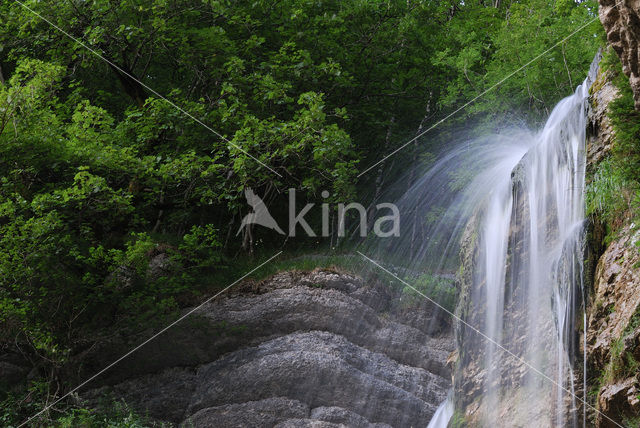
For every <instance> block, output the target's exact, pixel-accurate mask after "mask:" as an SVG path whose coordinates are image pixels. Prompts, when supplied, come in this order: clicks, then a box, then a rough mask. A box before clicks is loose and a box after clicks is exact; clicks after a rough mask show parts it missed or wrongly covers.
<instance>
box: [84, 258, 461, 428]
mask: <svg viewBox="0 0 640 428" xmlns="http://www.w3.org/2000/svg"><path fill="white" fill-rule="evenodd" d="M449 330H450V327H449V325H448V323H447V321H446V320H445V319H444V318H440V317H439V316H438V315H437V313H436V312H435V311H434V310H433V308H432V307H430V306H428V305H427V304H426V303H423V304H420V306H413V307H407V306H406V304H404V303H403V301H402V299H401V293H399V292H398V291H394V290H393V289H392V288H390V287H389V285H385V284H383V283H381V282H380V281H377V280H373V279H372V280H367V281H364V280H363V279H362V278H360V277H357V276H354V275H350V274H347V273H344V272H342V273H339V272H335V271H330V270H318V271H314V272H307V273H301V272H285V273H281V274H277V275H275V276H274V277H272V278H270V279H268V280H265V281H262V282H260V283H247V284H244V285H242V286H240V287H239V288H238V289H236V290H235V291H234V292H232V293H231V294H229V295H226V296H224V297H221V298H219V299H217V300H215V301H213V302H211V303H210V304H207V305H206V306H205V307H203V308H202V309H201V310H199V311H198V312H197V315H195V316H194V317H193V318H190V319H189V321H185V324H182V325H180V324H179V325H177V326H176V327H175V328H174V329H171V330H169V331H168V332H167V333H166V335H163V336H160V337H158V339H156V340H154V341H153V342H151V343H150V344H149V345H147V346H145V347H144V348H142V349H141V350H140V351H139V352H137V353H135V354H133V355H131V356H130V357H129V358H128V359H127V360H125V361H123V363H121V364H120V365H119V366H117V367H116V368H115V369H114V371H113V372H110V373H109V376H108V378H107V379H106V380H105V383H106V385H104V386H102V387H101V388H97V389H93V390H91V391H89V392H87V393H85V394H84V395H83V399H85V400H89V402H95V403H97V402H98V401H99V400H101V399H104V397H105V396H107V397H108V396H113V397H115V398H117V399H123V400H125V401H126V402H127V403H128V404H129V405H130V406H131V407H133V408H134V409H135V410H136V411H138V412H140V413H142V414H148V415H149V416H150V417H152V418H153V419H154V420H157V421H160V422H164V423H170V424H175V425H183V426H195V427H211V426H215V427H220V428H224V427H238V426H242V427H269V426H278V427H306V426H313V427H335V426H350V427H365V426H367V427H368V426H374V427H383V426H384V427H389V426H392V427H409V426H424V425H426V423H427V422H428V421H429V419H430V418H431V416H432V415H433V413H434V411H435V410H436V408H437V406H438V404H439V403H440V402H442V401H443V400H444V399H445V397H446V395H447V391H448V390H449V389H450V387H451V382H450V372H449V369H448V367H446V359H447V357H448V356H449V354H450V353H451V351H452V350H453V340H452V336H451V334H450V331H449ZM111 348H112V349H111V350H110V351H109V352H107V353H104V352H98V353H96V354H95V355H94V357H93V358H94V362H93V365H95V366H101V365H105V364H106V363H107V362H109V360H112V359H113V357H114V356H116V355H117V354H118V352H119V351H120V350H118V349H117V348H118V347H115V348H116V349H115V350H114V349H113V346H111ZM122 349H126V346H125V344H122ZM122 349H121V350H122Z"/></svg>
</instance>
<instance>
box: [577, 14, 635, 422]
mask: <svg viewBox="0 0 640 428" xmlns="http://www.w3.org/2000/svg"><path fill="white" fill-rule="evenodd" d="M634 7H635V6H634ZM611 10H613V9H607V8H606V7H603V8H602V9H601V17H602V16H603V14H604V15H605V16H608V17H609V18H608V19H612V16H615V13H618V16H619V18H620V19H622V17H626V18H624V19H625V21H624V22H623V23H624V25H622V24H620V23H618V24H616V25H617V27H615V31H617V34H620V36H616V35H615V34H614V35H609V39H610V40H611V38H612V37H613V39H614V41H615V40H616V38H617V37H624V38H625V40H626V41H625V42H624V43H618V44H613V47H614V48H616V52H617V53H619V54H620V57H621V60H622V62H623V64H624V63H625V62H626V63H627V65H626V66H625V73H627V74H629V73H628V70H637V66H638V64H639V63H640V61H639V58H638V57H637V56H636V57H635V59H634V58H632V57H631V56H630V55H631V53H630V50H629V49H631V46H632V45H631V44H630V42H629V40H630V38H632V37H633V34H634V31H635V30H634V29H633V28H629V25H630V24H631V23H633V22H635V21H633V20H634V19H637V18H632V17H633V16H636V15H633V7H631V6H625V5H621V7H620V12H612V11H611ZM635 10H638V8H635ZM607 25H609V26H610V25H613V24H612V23H611V22H609V23H607V24H606V25H605V28H607V30H608V33H610V31H609V28H610V27H609V26H607ZM638 28H639V29H640V27H638ZM634 43H635V42H634ZM620 49H622V52H621V51H620ZM633 49H637V43H636V44H635V45H633ZM620 52H621V53H620ZM634 55H637V52H636V54H634ZM629 64H635V66H633V67H632V66H631V65H629ZM634 67H635V68H634ZM633 73H635V71H634V72H633ZM612 80H613V75H612V72H611V71H609V70H602V71H601V72H600V74H599V76H598V79H597V80H596V82H595V83H594V84H593V86H592V88H591V98H590V101H591V110H590V114H589V123H590V126H589V130H590V132H589V137H588V146H587V148H588V150H587V163H588V171H594V170H595V169H596V167H597V165H598V164H599V162H601V161H602V160H603V159H604V158H605V157H606V156H607V155H609V154H610V150H611V147H612V146H613V145H615V138H616V137H615V130H614V129H613V128H612V126H611V122H610V120H609V118H608V117H607V114H608V107H609V104H610V103H611V102H612V101H613V100H614V99H616V97H617V96H618V89H617V88H616V87H615V86H614V85H613V83H612ZM631 83H632V88H633V77H632V79H631ZM634 91H637V88H634ZM635 93H636V95H637V92H635ZM636 103H637V97H636ZM592 220H593V225H592V232H591V234H590V236H591V243H590V248H591V249H592V255H593V256H595V257H593V258H594V259H595V263H594V268H593V269H592V271H593V274H592V280H591V281H590V282H589V283H590V287H589V288H590V290H589V291H590V299H589V305H588V308H587V317H588V324H587V362H588V378H589V379H588V382H589V390H590V399H591V402H592V404H593V405H594V406H595V407H597V408H598V410H599V411H600V412H601V413H597V412H591V413H592V414H591V418H590V419H591V422H592V423H593V425H594V426H596V427H598V428H600V427H607V428H609V427H616V423H618V424H621V425H623V426H638V425H639V424H640V385H639V383H638V381H639V379H638V375H639V368H640V364H638V361H640V268H639V265H638V263H639V262H640V252H639V251H638V250H639V249H638V242H639V240H640V234H639V233H638V231H637V227H636V225H635V224H633V222H631V223H629V222H627V223H626V224H624V225H623V226H622V227H621V229H620V230H618V231H617V232H615V233H614V234H613V235H612V236H611V237H610V242H609V243H608V245H602V243H603V239H604V235H605V233H604V226H603V225H602V224H601V222H600V220H599V219H598V218H593V219H592ZM581 343H582V341H581Z"/></svg>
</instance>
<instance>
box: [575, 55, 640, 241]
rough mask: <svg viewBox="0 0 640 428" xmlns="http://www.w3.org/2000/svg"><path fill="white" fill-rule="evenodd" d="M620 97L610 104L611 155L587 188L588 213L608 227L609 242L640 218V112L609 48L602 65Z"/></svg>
mask: <svg viewBox="0 0 640 428" xmlns="http://www.w3.org/2000/svg"><path fill="white" fill-rule="evenodd" d="M600 66H601V73H609V75H610V79H611V81H612V83H613V84H614V85H615V86H616V87H617V88H618V92H619V96H618V98H616V99H615V100H614V101H612V102H611V103H610V104H609V109H608V113H607V115H608V117H609V119H610V121H611V124H612V127H613V131H614V140H613V145H612V149H611V153H610V154H609V156H608V157H607V158H606V159H605V160H604V161H602V162H600V164H599V165H598V166H597V169H596V170H595V171H594V173H593V176H592V177H590V181H589V184H588V185H587V188H586V210H587V214H588V215H590V216H593V217H597V218H599V219H600V220H602V221H603V222H604V223H605V224H606V226H607V238H606V239H607V240H610V239H611V238H612V237H613V236H615V234H616V232H617V231H618V230H619V229H620V227H622V226H623V225H624V224H626V223H627V222H630V221H631V222H633V221H635V222H637V220H638V218H639V217H640V216H639V214H640V196H639V192H638V190H639V189H640V112H638V111H636V110H635V108H634V101H633V92H632V90H631V86H630V84H629V80H628V79H627V77H626V76H625V75H624V73H623V72H622V65H621V63H620V60H619V58H618V56H617V55H616V54H615V52H613V50H611V49H609V50H608V51H607V52H605V54H604V56H603V59H602V62H601V63H600Z"/></svg>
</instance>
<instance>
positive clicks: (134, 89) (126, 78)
mask: <svg viewBox="0 0 640 428" xmlns="http://www.w3.org/2000/svg"><path fill="white" fill-rule="evenodd" d="M110 62H112V61H110ZM109 67H110V68H111V70H112V71H113V72H114V73H115V74H116V76H117V77H118V80H119V81H120V84H121V85H122V89H124V92H125V93H126V94H127V95H128V96H129V97H130V98H131V99H132V100H133V102H135V103H136V105H137V106H138V107H142V106H143V105H144V102H145V100H146V99H147V93H146V92H145V90H144V86H142V84H141V83H140V79H138V78H137V77H135V75H134V74H133V70H130V69H129V67H127V66H121V65H118V66H117V67H116V66H114V65H111V64H109Z"/></svg>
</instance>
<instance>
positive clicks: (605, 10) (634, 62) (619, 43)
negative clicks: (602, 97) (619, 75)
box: [599, 0, 640, 109]
mask: <svg viewBox="0 0 640 428" xmlns="http://www.w3.org/2000/svg"><path fill="white" fill-rule="evenodd" d="M599 15H600V22H602V25H603V26H604V29H605V31H606V33H607V41H608V42H609V44H610V45H611V47H612V48H613V49H614V50H615V51H616V53H617V54H618V56H619V57H620V60H621V61H622V70H623V71H624V73H625V74H626V75H627V76H628V77H629V83H631V89H632V90H633V93H634V99H635V104H636V108H637V109H640V1H639V0H600V9H599Z"/></svg>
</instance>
